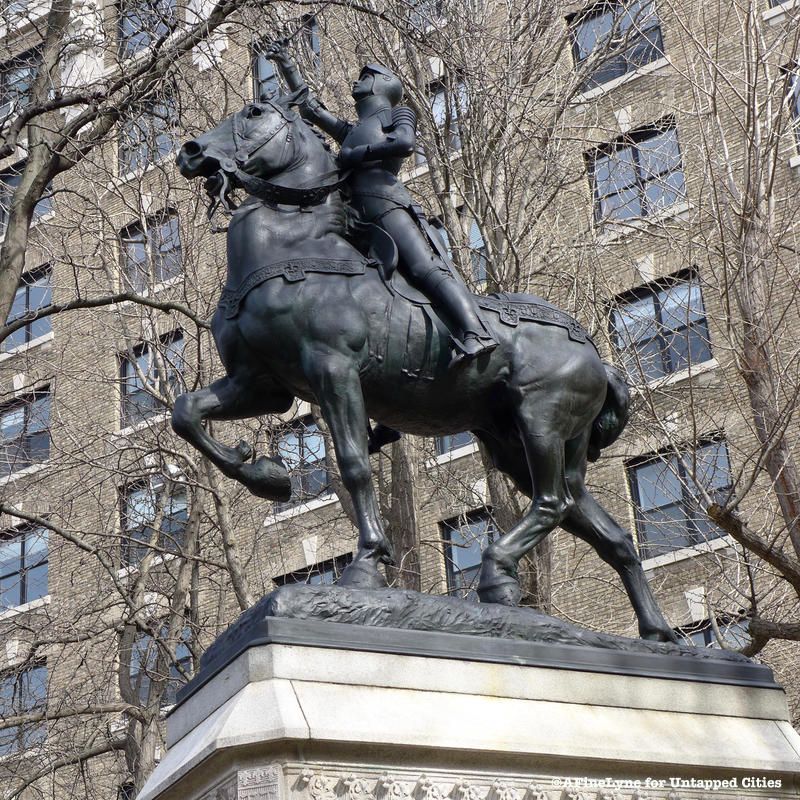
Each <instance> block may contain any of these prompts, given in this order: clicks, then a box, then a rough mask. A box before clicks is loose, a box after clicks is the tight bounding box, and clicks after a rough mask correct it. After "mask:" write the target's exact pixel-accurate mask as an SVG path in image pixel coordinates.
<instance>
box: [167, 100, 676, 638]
mask: <svg viewBox="0 0 800 800" xmlns="http://www.w3.org/2000/svg"><path fill="white" fill-rule="evenodd" d="M177 162H178V167H179V169H180V171H181V173H182V174H183V175H184V176H185V177H187V178H198V177H203V178H205V179H206V185H207V189H208V190H209V191H211V192H213V193H214V194H215V195H216V202H221V203H223V204H226V203H227V202H228V197H229V195H230V190H231V189H233V188H238V189H240V190H244V192H245V193H246V194H247V198H246V199H245V200H244V201H243V202H242V204H241V205H240V206H239V207H238V208H236V209H235V210H232V215H231V219H230V224H229V227H228V232H227V257H228V273H227V280H226V283H225V287H224V290H223V292H222V295H221V298H220V302H219V305H218V307H217V310H216V312H215V314H214V317H213V320H212V332H213V335H214V339H215V342H216V345H217V349H218V351H219V354H220V357H221V359H222V363H223V365H224V367H225V370H226V373H227V374H226V377H224V378H221V379H220V380H217V381H215V382H214V383H212V384H211V385H210V386H207V387H205V388H202V389H199V390H197V391H193V392H188V393H186V394H183V395H181V396H179V397H178V398H177V400H176V403H175V408H174V411H173V415H172V425H173V428H174V429H175V431H176V432H177V433H178V434H179V435H180V436H182V437H183V438H184V439H186V440H187V441H189V442H190V443H191V444H192V445H193V446H194V447H196V448H197V449H198V450H199V451H200V452H201V453H203V454H204V455H205V456H206V457H207V458H209V459H210V460H211V461H212V462H213V463H214V464H215V465H216V466H217V467H218V468H219V469H220V470H221V471H222V472H223V473H224V474H225V475H227V476H229V477H231V478H234V479H236V480H237V481H240V482H241V483H242V484H244V485H245V486H246V487H247V488H248V489H249V490H250V491H251V492H252V493H254V494H256V495H258V496H259V497H263V498H267V499H273V500H286V499H288V496H289V493H290V483H289V477H288V474H287V472H286V470H285V468H284V467H283V465H282V463H281V462H280V460H279V459H270V458H267V457H266V456H261V457H260V458H257V459H256V458H254V454H253V453H252V449H251V447H250V446H249V445H247V444H246V443H240V444H239V445H238V446H236V447H229V446H226V445H223V444H221V443H220V442H218V441H216V440H215V439H214V438H212V437H211V436H210V435H209V434H208V433H207V432H206V430H205V429H204V427H203V421H204V420H209V419H210V420H234V419H243V418H247V417H255V416H259V415H263V414H279V413H283V412H285V411H287V410H289V409H290V408H291V406H292V403H293V401H294V398H301V399H303V400H306V401H308V402H313V403H317V404H318V405H319V406H320V408H321V412H322V415H323V417H324V419H325V422H326V423H327V425H328V427H329V429H330V434H331V438H332V441H333V446H334V450H335V454H336V460H337V462H338V466H339V470H340V472H341V478H342V482H343V484H344V486H345V488H346V490H347V491H348V492H349V493H350V495H351V497H352V500H353V507H354V510H355V515H356V519H357V527H358V551H357V554H356V556H355V558H354V560H353V562H352V563H351V564H350V565H349V566H348V568H347V569H346V570H345V572H344V574H343V575H342V577H341V579H340V581H339V582H340V584H345V585H350V586H356V587H364V588H375V587H380V586H385V585H386V584H385V579H384V578H383V576H382V575H381V573H380V571H379V570H378V565H379V563H381V562H384V563H391V559H392V553H391V548H390V544H389V542H388V540H387V537H386V535H385V534H384V528H383V524H382V522H381V519H380V516H379V512H378V504H377V501H376V497H375V492H374V488H373V485H372V480H371V469H370V462H369V452H368V441H369V440H368V426H369V420H370V419H373V420H376V421H378V422H379V423H381V424H383V425H385V426H391V428H394V429H396V430H399V431H404V432H407V433H411V434H416V435H420V436H435V435H445V434H455V433H458V432H461V431H465V430H470V431H472V432H473V433H474V435H475V436H476V437H477V438H478V439H479V440H480V441H481V442H482V443H483V444H484V445H485V447H486V448H487V450H488V452H489V453H490V454H491V457H492V459H493V461H494V463H495V465H496V466H497V467H498V468H499V469H500V470H502V471H503V472H504V473H505V474H506V475H508V476H509V477H510V478H511V479H512V480H513V481H514V483H515V484H516V486H517V487H518V488H519V489H520V490H521V491H522V492H523V493H525V494H526V495H527V496H528V497H530V498H531V504H530V506H529V508H528V509H527V511H526V513H525V514H524V516H523V517H522V519H520V521H519V522H518V523H517V524H516V525H515V526H514V527H513V528H512V529H511V530H510V531H508V532H507V533H505V534H504V535H502V536H501V537H500V538H499V539H498V540H496V541H495V542H493V543H492V544H490V545H489V546H488V547H487V548H486V550H485V552H484V554H483V560H482V566H481V573H480V579H479V588H478V594H479V597H480V599H481V601H482V602H493V603H503V604H506V605H516V604H518V602H519V599H520V587H519V582H518V578H517V568H518V564H519V561H520V559H521V558H522V556H523V555H525V554H526V553H527V552H528V551H529V550H531V548H533V547H534V546H535V545H536V544H537V543H538V542H539V541H541V540H542V539H543V538H544V537H546V536H547V535H548V534H549V533H550V532H551V531H552V530H553V529H554V528H555V527H556V526H560V527H561V528H563V529H564V530H566V531H568V532H570V533H572V534H574V535H575V536H578V537H580V538H581V539H583V540H585V541H587V542H589V543H590V544H591V545H592V546H593V547H594V548H595V550H596V551H597V553H598V554H599V555H600V557H601V558H602V559H603V560H604V561H606V562H607V563H608V564H610V565H611V566H612V567H613V568H614V569H615V570H616V571H617V572H618V573H619V575H620V578H621V579H622V582H623V584H624V586H625V589H626V591H627V593H628V596H629V598H630V601H631V604H632V606H633V609H634V611H635V613H636V616H637V620H638V625H639V633H640V635H641V636H642V638H647V639H654V640H662V641H667V640H671V641H675V634H674V632H673V631H672V629H671V628H670V626H669V624H668V623H667V621H666V620H665V619H664V617H663V615H662V613H661V611H660V609H659V607H658V605H657V603H656V600H655V598H654V596H653V593H652V591H651V589H650V586H649V585H648V582H647V579H646V577H645V573H644V571H643V569H642V565H641V562H640V560H639V558H638V555H637V552H636V549H635V547H634V544H633V540H632V537H631V535H630V534H629V533H628V532H626V531H625V530H623V529H622V528H621V527H620V526H619V525H618V524H617V523H616V522H615V521H614V520H613V519H612V518H611V517H610V516H609V515H608V514H607V513H606V512H605V511H604V510H603V508H602V507H601V506H600V505H599V503H598V502H597V501H596V500H595V499H594V497H593V496H592V495H591V494H590V493H589V491H588V490H587V488H586V485H585V483H584V476H585V473H586V466H587V460H594V459H596V458H597V456H598V455H599V452H600V449H601V448H603V447H606V446H608V445H609V444H611V443H612V442H613V441H614V440H615V439H616V438H617V437H618V436H619V434H620V433H621V431H622V429H623V428H624V426H625V424H626V422H627V415H628V404H629V394H628V388H627V385H626V384H625V382H624V380H623V379H622V378H621V377H620V375H619V374H618V373H617V372H616V370H615V369H614V368H613V367H611V366H610V365H608V364H605V363H604V362H603V361H602V360H601V359H600V356H599V355H598V352H597V350H596V348H595V346H594V344H593V342H592V340H591V338H590V337H589V336H588V334H587V333H586V331H584V330H583V328H582V327H581V326H580V325H579V324H578V323H577V322H576V321H575V320H573V319H572V318H570V317H569V316H568V315H567V314H565V313H564V312H562V311H560V310H559V309H557V308H555V307H554V306H552V305H550V304H548V303H546V302H545V301H543V300H540V299H538V298H536V297H533V296H530V295H523V294H501V295H496V296H490V297H476V298H475V299H476V302H477V303H478V305H479V306H480V308H481V309H482V313H483V315H484V316H485V318H486V319H487V323H488V325H489V327H490V329H491V334H492V336H493V337H494V339H495V340H496V342H497V346H496V347H495V348H494V349H493V350H491V351H490V352H485V353H481V354H480V355H478V356H477V357H475V358H472V359H465V360H461V361H455V362H454V360H453V359H452V353H451V344H450V336H449V332H448V330H447V328H446V327H445V326H444V325H443V323H442V322H441V321H440V320H439V319H438V318H437V316H436V315H435V314H434V313H433V312H432V311H431V308H430V305H429V303H427V301H426V299H425V298H424V296H423V295H422V294H421V293H419V292H417V291H416V290H415V289H414V288H413V287H412V286H411V285H409V283H408V282H407V281H405V280H404V279H403V277H402V275H401V274H400V273H399V272H394V273H393V274H392V275H390V274H389V270H388V269H386V268H384V267H383V266H382V265H381V264H380V263H379V260H378V259H376V258H374V257H373V256H374V255H375V250H374V249H373V251H371V253H367V254H365V253H364V252H362V250H363V249H364V248H358V249H357V248H356V246H354V244H352V243H351V242H350V241H349V240H348V232H347V228H346V214H345V211H346V207H345V203H344V201H343V199H342V196H341V192H340V189H341V186H342V179H341V177H340V175H339V171H338V169H337V165H336V161H335V158H334V156H333V155H332V153H331V152H330V150H329V148H328V146H327V145H326V144H325V143H324V141H323V140H322V138H321V137H320V135H319V134H318V133H317V132H316V131H315V130H314V129H313V128H312V127H311V126H310V125H309V124H307V123H306V122H305V121H304V120H303V119H302V118H301V117H300V115H299V114H298V113H297V112H296V111H295V110H294V109H293V107H292V105H291V97H289V96H287V97H282V98H279V99H277V100H267V101H263V102H254V103H248V104H247V105H246V106H245V107H244V108H243V109H242V110H241V111H239V112H237V113H235V114H233V115H232V116H230V117H228V118H227V119H225V120H224V121H223V122H222V123H221V124H220V125H218V126H217V127H216V128H214V129H212V130H210V131H208V132H206V133H204V134H202V135H200V136H197V137H196V138H195V139H193V140H192V141H189V142H187V143H186V144H184V145H183V147H182V148H181V150H180V152H179V154H178V157H177ZM378 249H380V248H378Z"/></svg>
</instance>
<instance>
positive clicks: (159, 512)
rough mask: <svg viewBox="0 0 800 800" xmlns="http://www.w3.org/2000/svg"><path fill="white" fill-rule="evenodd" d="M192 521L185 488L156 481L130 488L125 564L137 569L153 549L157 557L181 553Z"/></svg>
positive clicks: (126, 508) (124, 504)
mask: <svg viewBox="0 0 800 800" xmlns="http://www.w3.org/2000/svg"><path fill="white" fill-rule="evenodd" d="M188 519H189V513H188V497H187V493H186V489H185V487H183V486H180V485H175V484H172V485H171V486H168V485H167V484H165V483H164V482H163V481H162V480H160V479H155V478H154V479H152V480H150V481H149V482H146V483H142V484H134V485H133V486H132V487H129V488H128V489H127V490H126V491H125V492H124V493H123V496H122V528H123V540H122V562H123V564H124V565H125V566H136V565H137V564H139V563H140V562H141V560H142V558H144V556H145V554H146V553H147V552H148V550H149V549H150V548H151V547H153V546H154V547H156V548H158V550H159V553H157V554H160V552H161V551H164V552H167V553H177V552H180V549H181V547H182V546H183V541H184V536H185V533H186V523H187V521H188ZM157 523H158V535H157V536H155V535H154V533H155V526H156V524H157Z"/></svg>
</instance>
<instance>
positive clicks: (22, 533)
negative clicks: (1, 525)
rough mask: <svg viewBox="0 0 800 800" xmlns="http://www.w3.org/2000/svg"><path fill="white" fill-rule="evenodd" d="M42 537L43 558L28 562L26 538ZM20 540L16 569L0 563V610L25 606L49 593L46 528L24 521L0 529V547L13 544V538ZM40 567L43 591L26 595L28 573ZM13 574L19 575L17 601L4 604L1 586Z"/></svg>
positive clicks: (48, 550) (48, 556) (47, 536)
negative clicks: (30, 595) (42, 577)
mask: <svg viewBox="0 0 800 800" xmlns="http://www.w3.org/2000/svg"><path fill="white" fill-rule="evenodd" d="M42 534H43V538H44V541H45V548H44V554H45V557H44V560H42V559H41V558H39V559H37V560H36V562H35V563H34V564H32V565H31V564H28V556H29V548H28V540H29V539H31V538H33V537H34V536H37V537H39V538H42ZM17 539H19V540H20V548H19V551H20V554H19V558H18V568H17V569H16V570H11V571H7V570H6V568H5V567H4V566H3V565H2V563H0V611H4V610H8V609H12V608H20V607H21V606H25V605H27V604H28V603H33V602H35V601H36V600H41V599H42V598H43V597H47V596H48V595H49V594H50V585H49V578H50V568H49V564H50V549H49V535H48V530H47V528H45V527H43V526H41V525H34V524H32V523H25V524H23V525H18V526H16V527H13V528H7V529H6V530H4V531H0V548H2V547H3V546H5V545H8V544H13V542H14V541H15V540H17ZM41 552H42V551H41V550H38V551H37V550H34V553H41ZM41 567H45V568H46V569H45V587H46V589H45V592H44V593H43V594H38V595H37V596H36V597H29V596H28V594H29V593H28V573H30V572H31V571H32V570H38V569H40V568H41ZM15 576H19V582H18V586H19V602H18V603H14V604H13V605H8V606H6V605H4V601H3V595H4V594H5V590H4V589H3V588H2V587H3V585H4V583H5V581H6V580H8V579H9V578H13V577H15Z"/></svg>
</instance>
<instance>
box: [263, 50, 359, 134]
mask: <svg viewBox="0 0 800 800" xmlns="http://www.w3.org/2000/svg"><path fill="white" fill-rule="evenodd" d="M264 55H265V56H266V57H267V58H269V59H271V60H272V61H274V62H275V63H276V64H277V65H278V69H280V71H281V75H283V78H284V80H285V81H286V85H287V86H288V87H289V89H291V91H292V92H295V93H296V94H297V96H298V103H297V105H298V108H299V109H300V114H301V115H302V117H303V119H307V120H308V121H309V122H311V123H313V124H314V125H316V126H317V127H318V128H321V129H322V130H323V131H325V133H327V134H328V135H330V136H332V137H333V138H334V139H335V140H336V141H337V142H342V141H344V137H345V136H347V132H348V131H349V130H350V123H349V122H347V121H346V120H343V119H339V117H337V116H335V115H334V114H331V112H330V111H328V109H327V108H325V106H324V105H323V103H322V102H321V101H320V100H319V98H318V97H317V96H316V95H314V94H313V93H312V92H311V89H310V87H309V85H308V84H307V83H306V82H305V80H304V79H303V76H302V75H301V74H300V70H299V69H298V68H297V64H295V63H294V61H293V60H292V57H291V56H290V55H289V52H288V50H287V49H286V47H285V46H284V45H283V44H281V43H279V42H273V43H272V44H270V45H269V47H268V48H267V49H266V51H265V53H264Z"/></svg>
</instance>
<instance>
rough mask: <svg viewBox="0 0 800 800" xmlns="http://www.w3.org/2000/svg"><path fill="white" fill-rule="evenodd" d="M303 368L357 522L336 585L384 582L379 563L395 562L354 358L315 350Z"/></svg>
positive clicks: (362, 585) (369, 585)
mask: <svg viewBox="0 0 800 800" xmlns="http://www.w3.org/2000/svg"><path fill="white" fill-rule="evenodd" d="M306 363H307V364H308V365H309V367H308V368H307V369H306V374H307V376H308V379H309V383H310V385H311V388H312V390H313V392H314V394H315V396H316V398H317V402H318V403H319V405H320V408H321V409H322V416H323V417H324V419H325V422H326V423H327V424H328V428H329V429H330V433H331V439H332V440H333V448H334V450H335V451H336V462H337V464H338V465H339V472H340V473H341V477H342V483H343V484H344V486H345V488H346V489H347V491H348V492H349V493H350V496H351V498H352V500H353V508H354V510H355V515H356V524H357V526H358V552H357V553H356V556H355V559H354V560H353V562H352V563H351V564H350V565H349V566H348V567H347V568H346V569H345V570H344V572H343V573H342V577H341V578H340V579H339V585H343V586H356V587H359V588H379V587H382V586H386V579H385V578H384V577H383V575H382V574H381V573H380V572H379V571H378V564H379V563H393V558H392V551H391V545H390V543H389V540H388V539H387V538H386V534H385V533H384V530H383V523H382V522H381V519H380V514H379V512H378V502H377V499H376V497H375V489H374V487H373V485H372V470H371V468H370V463H369V452H368V437H367V421H368V420H367V412H366V408H365V406H364V396H363V394H362V392H361V382H360V380H359V377H358V369H357V365H356V363H355V361H354V360H351V359H349V358H348V357H347V356H345V355H342V354H339V353H332V352H331V351H330V350H327V349H326V352H315V353H314V354H312V355H311V356H310V357H309V358H308V359H306Z"/></svg>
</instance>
